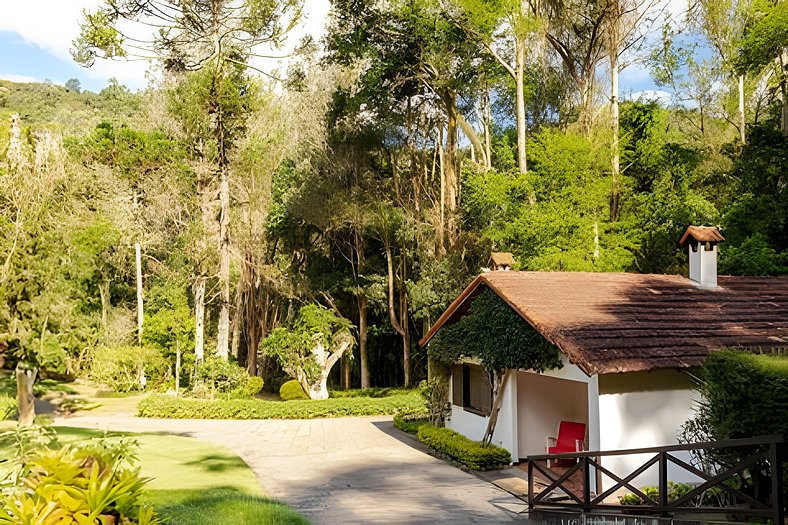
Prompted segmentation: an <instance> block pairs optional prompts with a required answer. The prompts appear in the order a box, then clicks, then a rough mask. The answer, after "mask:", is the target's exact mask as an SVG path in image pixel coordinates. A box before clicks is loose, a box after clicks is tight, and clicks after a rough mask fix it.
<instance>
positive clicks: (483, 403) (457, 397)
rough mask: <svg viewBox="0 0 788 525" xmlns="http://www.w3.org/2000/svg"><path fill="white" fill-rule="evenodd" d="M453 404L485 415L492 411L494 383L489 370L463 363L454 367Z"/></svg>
mask: <svg viewBox="0 0 788 525" xmlns="http://www.w3.org/2000/svg"><path fill="white" fill-rule="evenodd" d="M451 397H452V404H453V405H456V406H460V407H463V408H464V409H465V410H467V411H469V412H473V413H476V414H480V415H483V416H487V415H490V412H491V411H492V384H491V383H490V376H489V374H488V373H487V371H486V370H485V369H484V368H482V367H480V366H476V365H469V364H462V365H457V366H455V367H454V368H453V369H452V396H451Z"/></svg>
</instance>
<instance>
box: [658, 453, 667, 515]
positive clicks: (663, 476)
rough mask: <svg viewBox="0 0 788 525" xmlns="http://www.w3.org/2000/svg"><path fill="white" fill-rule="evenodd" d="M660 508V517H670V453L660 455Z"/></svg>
mask: <svg viewBox="0 0 788 525" xmlns="http://www.w3.org/2000/svg"><path fill="white" fill-rule="evenodd" d="M659 506H660V507H662V510H661V511H660V516H662V517H663V518H666V517H668V511H667V507H668V453H667V452H660V453H659Z"/></svg>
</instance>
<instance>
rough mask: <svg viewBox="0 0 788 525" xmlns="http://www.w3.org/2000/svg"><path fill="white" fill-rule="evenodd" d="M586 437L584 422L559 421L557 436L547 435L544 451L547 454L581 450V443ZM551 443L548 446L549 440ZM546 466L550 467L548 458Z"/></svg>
mask: <svg viewBox="0 0 788 525" xmlns="http://www.w3.org/2000/svg"><path fill="white" fill-rule="evenodd" d="M585 438H586V424H585V423H575V422H573V421H561V423H560V424H559V425H558V437H557V438H556V437H553V436H548V437H547V443H546V444H545V452H546V453H548V454H565V453H568V452H580V451H582V450H583V443H584V442H585ZM551 441H552V442H553V445H552V446H550V442H551ZM547 468H550V460H547Z"/></svg>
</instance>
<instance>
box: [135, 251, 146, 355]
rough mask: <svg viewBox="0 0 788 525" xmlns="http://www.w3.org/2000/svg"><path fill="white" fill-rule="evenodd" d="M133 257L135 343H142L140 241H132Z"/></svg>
mask: <svg viewBox="0 0 788 525" xmlns="http://www.w3.org/2000/svg"><path fill="white" fill-rule="evenodd" d="M134 254H135V256H134V259H135V261H136V266H137V344H140V345H141V344H142V321H143V313H144V312H143V310H142V249H141V248H140V243H138V242H135V243H134Z"/></svg>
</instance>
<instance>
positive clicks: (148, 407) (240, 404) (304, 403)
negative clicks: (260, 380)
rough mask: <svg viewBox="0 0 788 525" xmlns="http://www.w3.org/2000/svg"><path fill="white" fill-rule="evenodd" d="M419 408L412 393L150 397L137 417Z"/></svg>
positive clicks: (286, 415)
mask: <svg viewBox="0 0 788 525" xmlns="http://www.w3.org/2000/svg"><path fill="white" fill-rule="evenodd" d="M423 406H424V400H423V399H422V397H421V396H420V395H419V393H418V392H416V391H414V390H410V391H404V392H403V391H397V392H396V393H393V394H391V395H388V396H385V397H374V398H373V397H343V398H329V399H322V400H311V399H309V400H307V399H304V400H294V401H286V402H284V401H263V400H259V399H213V400H209V399H193V398H174V397H168V396H163V395H151V396H148V397H145V398H144V399H142V400H141V401H140V402H139V404H138V405H137V413H138V414H139V416H141V417H156V418H167V419H315V418H324V417H349V416H377V415H394V414H397V413H400V412H413V411H415V410H419V409H421V408H422V407H423Z"/></svg>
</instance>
